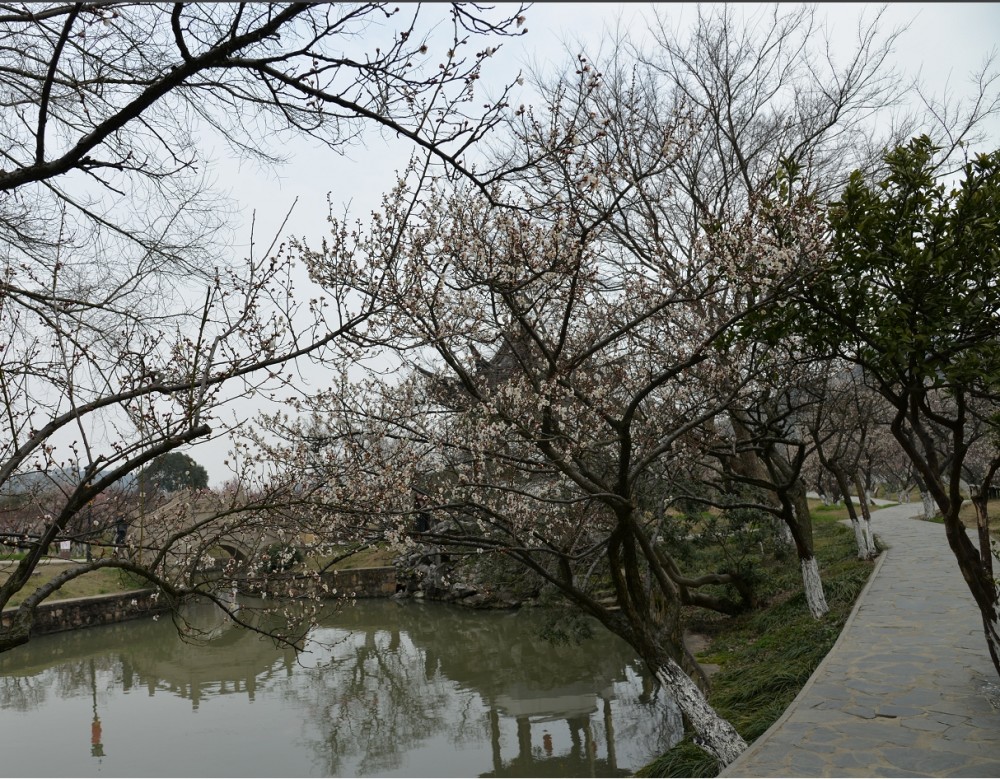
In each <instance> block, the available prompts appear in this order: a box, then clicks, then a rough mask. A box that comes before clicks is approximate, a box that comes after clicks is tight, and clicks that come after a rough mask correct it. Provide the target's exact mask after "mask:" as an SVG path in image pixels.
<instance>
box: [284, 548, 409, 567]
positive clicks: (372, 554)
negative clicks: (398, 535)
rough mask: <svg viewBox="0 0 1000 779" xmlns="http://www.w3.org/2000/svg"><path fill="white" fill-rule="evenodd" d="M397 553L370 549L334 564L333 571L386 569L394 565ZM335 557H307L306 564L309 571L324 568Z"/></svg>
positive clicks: (384, 549) (386, 549)
mask: <svg viewBox="0 0 1000 779" xmlns="http://www.w3.org/2000/svg"><path fill="white" fill-rule="evenodd" d="M395 557H396V553H395V552H393V551H392V550H391V549H389V548H388V547H386V546H376V547H372V548H370V549H362V550H361V551H360V552H356V553H355V554H352V555H351V556H350V557H346V558H344V559H343V560H341V561H340V562H338V563H336V564H334V566H333V570H335V571H340V570H348V569H353V568H385V567H388V566H391V565H392V561H393V559H394V558H395ZM332 559H333V556H330V557H307V558H306V561H305V563H304V565H305V567H306V568H307V569H309V570H316V569H317V568H323V567H324V566H325V565H326V564H327V563H329V562H330V560H332Z"/></svg>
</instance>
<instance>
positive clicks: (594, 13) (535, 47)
mask: <svg viewBox="0 0 1000 779" xmlns="http://www.w3.org/2000/svg"><path fill="white" fill-rule="evenodd" d="M783 5H785V6H789V7H790V6H792V5H794V4H791V3H786V4H783ZM738 6H739V8H740V10H742V11H743V12H745V13H751V12H752V11H753V10H754V7H755V4H743V3H740V4H738ZM501 7H504V5H503V4H502V5H501ZM510 7H511V8H512V9H513V8H514V7H515V6H510ZM654 7H655V8H656V9H657V10H658V11H659V13H660V14H661V15H665V16H666V17H667V18H668V19H669V21H670V23H671V25H679V26H680V27H681V28H683V26H684V25H685V24H686V22H687V20H689V19H691V18H693V15H694V10H695V8H694V6H693V5H692V4H673V3H658V4H649V3H627V4H623V3H539V4H536V5H535V6H534V7H532V8H531V9H529V11H528V12H527V13H526V17H527V24H526V26H527V28H528V33H527V34H526V35H523V36H521V37H519V38H516V39H512V40H508V41H507V42H505V43H504V46H503V48H502V50H501V52H500V55H498V57H497V58H496V59H495V60H494V61H492V62H490V63H488V64H489V65H490V72H489V73H487V74H486V77H487V78H496V79H503V80H506V79H510V78H512V77H513V76H514V75H515V74H516V72H517V71H518V70H519V69H520V70H524V71H530V70H532V69H533V68H537V67H542V68H555V67H558V66H559V65H560V64H561V63H563V62H565V61H567V59H568V58H569V54H568V53H567V52H571V51H572V52H575V51H576V49H577V46H576V44H577V43H578V42H582V43H583V44H584V45H585V46H586V47H587V48H588V50H591V51H595V50H596V48H597V47H599V46H600V44H601V42H602V40H606V37H607V36H606V32H607V30H608V29H609V28H613V27H614V26H615V25H618V24H621V25H622V26H623V27H624V28H625V29H627V30H628V32H629V33H630V34H631V35H633V36H637V37H639V38H643V37H645V38H646V39H647V40H648V33H647V32H646V31H647V28H648V25H647V24H646V22H645V21H644V19H648V18H652V15H653V8H654ZM427 10H430V9H427ZM875 10H876V7H875V6H874V5H873V4H868V3H829V4H827V3H823V4H820V5H819V6H818V7H817V11H818V14H819V16H820V18H823V19H825V20H826V22H827V24H828V25H829V29H830V30H831V33H832V36H833V40H834V42H835V43H836V44H838V45H843V46H845V47H847V46H849V43H850V40H851V35H852V33H853V32H854V31H855V30H856V25H857V21H858V18H859V16H860V15H861V14H865V15H867V16H869V17H870V16H871V15H872V14H873V12H874V11H875ZM884 18H885V25H886V28H888V27H896V26H901V25H909V29H908V30H907V31H906V32H905V33H904V34H903V35H902V36H901V38H900V39H899V41H898V43H897V45H896V48H895V59H894V64H895V65H896V67H897V68H898V69H899V70H900V71H901V72H902V73H903V74H905V76H907V77H916V76H917V75H918V74H919V75H920V76H921V78H922V79H923V81H924V83H925V84H926V86H927V87H928V88H929V89H930V90H931V91H932V92H933V93H935V94H938V95H941V94H944V93H945V92H947V93H948V94H955V95H961V94H967V93H968V91H969V76H970V74H971V73H972V72H973V71H975V70H976V69H977V68H979V67H980V66H981V65H982V63H983V61H984V60H985V58H986V57H987V56H988V55H989V54H990V53H991V52H992V51H994V49H995V47H996V45H997V39H998V33H1000V3H956V4H944V3H894V4H890V5H889V6H888V8H887V13H886V15H885V17H884ZM987 146H989V147H990V149H992V148H995V147H997V146H1000V122H993V123H992V125H991V132H990V139H989V141H988V142H987ZM287 150H288V154H289V156H290V161H289V162H288V164H286V165H284V166H281V167H279V168H276V169H274V170H270V171H261V170H259V169H258V168H256V167H253V166H249V165H243V166H241V165H240V164H239V163H238V162H237V161H235V160H230V159H226V158H224V157H222V158H220V159H218V160H217V162H216V164H215V165H214V172H215V175H216V177H217V180H218V185H219V187H220V188H221V189H222V190H223V191H229V192H230V193H231V194H232V197H233V198H234V200H235V201H236V203H237V204H238V206H239V208H240V214H239V215H238V216H237V217H236V219H235V220H234V222H233V225H232V226H233V228H234V237H233V246H232V251H233V253H234V255H237V256H240V255H245V254H246V251H247V241H248V237H249V222H250V216H251V214H252V213H253V212H254V211H256V212H257V213H256V221H257V236H258V242H259V240H260V238H261V236H264V235H271V234H273V233H274V232H275V231H276V230H277V229H278V226H279V225H280V223H281V218H282V217H283V216H284V214H285V212H286V211H287V210H288V208H289V207H290V206H291V204H292V203H293V201H295V200H296V198H298V204H297V206H296V208H295V210H294V212H293V215H292V218H291V220H290V222H289V225H288V228H287V230H286V234H292V235H295V236H299V237H305V238H306V239H307V240H308V241H309V242H310V243H313V244H316V243H318V242H319V240H320V238H321V237H322V235H323V232H324V229H325V219H326V215H327V206H326V199H327V195H328V194H329V195H330V198H331V200H332V202H333V203H334V204H335V205H336V206H337V208H338V210H339V209H340V208H341V207H347V206H348V204H350V211H351V215H352V216H353V217H358V218H362V219H363V218H364V217H365V216H366V215H367V214H368V213H370V211H371V210H372V208H374V207H375V206H376V205H377V204H378V202H379V198H380V197H381V194H382V192H383V191H385V190H386V189H388V188H389V187H391V186H392V184H393V182H394V171H395V170H398V169H399V168H400V167H401V166H402V165H403V164H404V163H405V161H406V159H407V157H408V155H409V152H410V147H408V146H407V145H406V144H405V143H404V142H402V141H398V140H395V141H393V142H391V143H387V142H384V141H382V140H381V139H380V138H378V137H373V139H372V142H371V143H370V145H369V146H368V148H356V149H352V150H351V151H350V153H349V154H348V155H347V156H344V157H340V156H337V155H334V154H332V153H330V152H329V151H325V152H324V150H322V149H320V148H319V147H315V146H311V145H309V144H307V143H305V142H300V143H293V144H291V145H289V146H288V147H287ZM219 153H220V154H222V151H221V150H220V152H219ZM239 413H243V414H245V413H246V409H245V408H242V409H240V411H239ZM226 448H227V447H226V446H225V445H224V444H223V443H222V442H208V443H204V444H200V445H197V446H195V447H192V449H191V450H190V454H191V455H192V456H193V457H195V459H197V460H198V461H199V462H201V463H202V464H204V465H205V466H206V468H207V469H208V472H209V477H210V483H211V484H212V486H218V485H219V484H221V483H222V482H223V481H224V480H225V479H226V478H227V475H228V474H227V471H226V470H225V468H224V466H223V465H222V461H223V459H224V458H225V450H226Z"/></svg>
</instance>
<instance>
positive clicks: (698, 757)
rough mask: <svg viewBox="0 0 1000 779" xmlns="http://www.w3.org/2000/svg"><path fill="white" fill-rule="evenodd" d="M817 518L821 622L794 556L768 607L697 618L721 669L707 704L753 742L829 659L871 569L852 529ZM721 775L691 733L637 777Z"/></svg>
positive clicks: (711, 659) (705, 656)
mask: <svg viewBox="0 0 1000 779" xmlns="http://www.w3.org/2000/svg"><path fill="white" fill-rule="evenodd" d="M841 508H843V507H841ZM831 513H832V512H831ZM845 515H846V510H845ZM817 519H819V520H820V521H817V522H816V523H814V536H815V548H816V556H817V557H818V558H819V561H820V570H821V573H822V576H823V586H824V590H825V592H826V598H827V603H828V605H829V607H830V612H829V613H828V614H827V615H826V616H825V617H824V618H823V619H821V620H816V619H813V618H812V616H811V615H810V613H809V610H808V608H807V606H806V601H805V595H804V593H803V592H802V581H801V577H800V575H799V570H798V565H796V564H795V558H794V556H791V557H789V558H788V559H787V560H786V561H785V562H784V564H783V565H781V566H780V567H775V568H772V569H771V570H769V571H768V579H769V583H771V584H772V586H771V587H769V593H770V594H769V602H768V603H767V604H766V605H765V606H764V607H763V608H761V609H758V610H756V611H754V612H753V613H749V614H744V615H741V616H739V617H735V618H726V617H721V616H714V615H712V616H707V617H706V616H705V615H704V613H698V614H692V615H691V622H690V625H691V628H692V629H693V630H696V631H698V632H702V633H705V634H707V635H709V636H710V637H711V639H712V640H711V643H710V644H709V646H708V648H707V649H706V650H705V651H704V652H703V653H701V654H699V656H698V659H699V660H700V661H701V662H705V663H714V664H716V665H719V666H720V670H719V671H718V672H717V673H716V674H715V675H714V676H713V677H712V689H711V691H710V693H709V696H708V698H709V702H710V703H711V704H712V706H713V707H714V708H715V710H716V711H718V712H719V714H720V715H721V716H722V717H724V718H726V719H727V720H729V721H730V722H731V723H732V724H733V725H734V726H735V727H736V729H737V730H738V731H739V732H740V735H742V736H743V738H744V739H746V741H747V743H750V742H752V741H753V740H754V739H756V738H757V737H759V736H760V735H761V734H762V733H763V732H764V731H765V730H767V728H768V727H770V726H771V724H772V723H773V722H774V721H775V720H777V719H778V717H780V716H781V714H782V712H784V710H785V709H786V708H787V707H788V705H789V704H790V703H791V702H792V700H793V699H794V698H795V696H796V695H797V694H798V692H799V690H800V689H802V687H803V685H805V683H806V681H807V680H808V679H809V677H810V676H811V675H812V672H813V671H814V670H815V668H816V666H817V665H819V663H820V661H821V660H822V659H823V658H824V657H825V656H826V653H827V652H828V651H829V650H830V648H831V647H832V646H833V644H834V642H835V641H836V640H837V637H838V636H839V635H840V631H841V629H842V628H843V625H844V622H845V621H846V620H847V616H848V615H849V614H850V611H851V608H852V606H853V605H854V601H855V600H856V599H857V596H858V594H859V593H860V592H861V590H862V589H863V588H864V586H865V583H866V582H867V581H868V576H869V575H870V573H871V570H872V563H865V562H861V561H859V560H858V559H857V549H856V547H855V542H854V535H853V533H852V532H851V531H850V530H849V529H848V528H847V527H844V526H843V525H841V524H839V523H837V522H832V521H831V522H826V521H822V518H820V517H817ZM717 774H718V765H717V764H716V761H715V760H714V758H712V757H710V756H709V755H708V754H707V753H705V752H704V751H702V750H701V749H699V748H698V747H697V746H695V745H694V743H692V741H691V739H690V734H689V735H688V736H687V737H686V738H685V739H684V740H683V741H681V742H680V743H679V744H678V745H677V746H675V747H674V748H673V749H671V750H669V751H668V752H667V753H665V754H664V755H661V756H660V757H659V758H657V759H656V760H654V761H653V762H651V763H649V764H648V765H646V766H644V767H643V768H642V769H640V770H639V771H638V772H637V775H638V776H691V777H700V776H716V775H717Z"/></svg>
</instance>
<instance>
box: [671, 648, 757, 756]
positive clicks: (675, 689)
mask: <svg viewBox="0 0 1000 779" xmlns="http://www.w3.org/2000/svg"><path fill="white" fill-rule="evenodd" d="M656 678H657V679H658V680H659V682H660V684H661V685H663V688H664V690H665V691H666V693H667V694H668V695H669V696H670V697H671V698H672V699H673V700H674V701H675V702H676V703H677V705H678V706H679V707H680V710H681V712H683V714H684V716H685V717H686V718H687V721H688V723H690V725H691V727H692V728H693V729H694V730H695V732H696V733H697V734H698V739H697V742H696V743H697V744H698V746H700V747H701V748H702V749H704V750H705V751H706V752H708V753H709V754H710V755H712V756H713V757H715V758H716V759H717V760H718V761H719V767H720V768H724V767H726V766H727V765H729V764H730V763H732V762H733V761H734V760H735V759H736V758H737V757H739V756H740V754H741V753H742V752H743V751H744V750H746V748H747V742H746V741H744V740H743V737H742V736H740V734H739V733H738V732H737V731H736V728H734V727H733V726H732V725H731V724H730V723H729V722H727V721H726V720H724V719H723V718H722V717H720V716H719V715H718V714H717V713H716V711H715V709H713V708H712V707H711V706H710V705H709V703H708V701H707V700H706V699H705V696H704V695H703V694H702V692H701V690H699V689H698V686H697V685H696V684H695V683H694V682H693V681H691V679H690V678H689V677H688V676H687V675H686V674H685V673H684V672H683V671H682V670H681V668H680V666H679V665H677V663H675V662H674V661H673V660H671V659H670V658H669V657H666V656H662V657H661V660H660V661H659V662H658V663H657V667H656Z"/></svg>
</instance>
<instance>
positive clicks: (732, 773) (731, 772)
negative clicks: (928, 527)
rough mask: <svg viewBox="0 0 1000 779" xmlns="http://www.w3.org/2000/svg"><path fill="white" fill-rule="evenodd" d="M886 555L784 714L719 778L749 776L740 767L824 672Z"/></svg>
mask: <svg viewBox="0 0 1000 779" xmlns="http://www.w3.org/2000/svg"><path fill="white" fill-rule="evenodd" d="M876 535H877V534H876ZM888 555H889V549H888V548H886V549H885V550H884V551H883V552H882V554H880V555H879V556H878V559H877V560H876V561H875V566H874V567H873V568H872V572H871V573H870V574H869V575H868V581H867V582H865V586H864V587H863V588H862V589H861V592H859V593H858V597H857V598H855V600H854V606H853V607H852V608H851V613H850V614H848V615H847V619H846V620H845V621H844V626H843V627H842V628H841V629H840V635H839V636H837V640H836V641H834V642H833V646H831V647H830V651H829V652H827V653H826V656H825V657H824V658H823V659H822V660H821V661H820V663H819V665H817V666H816V668H815V669H814V670H813V672H812V674H811V675H810V677H809V678H808V679H807V680H806V683H805V684H804V685H802V689H801V690H799V692H798V695H796V696H795V697H794V698H793V699H792V702H791V703H789V704H788V708H786V709H785V710H784V712H782V714H781V716H780V717H778V719H776V720H775V721H774V722H772V723H771V727H769V728H768V729H767V730H765V731H764V732H763V733H761V734H760V736H758V737H757V738H756V739H755V740H754V742H753V743H752V744H751V745H750V746H749V747H747V749H746V750H745V751H744V752H743V753H742V754H741V755H740V756H739V757H738V758H736V759H735V760H734V761H733V762H732V763H730V764H729V765H728V766H726V767H725V768H724V769H723V770H722V771H720V772H719V776H725V777H744V776H749V774H741V773H739V768H740V766H741V765H742V764H743V763H745V762H746V761H748V760H750V759H751V758H752V757H754V756H756V754H757V753H758V752H759V751H760V750H761V749H763V748H764V745H765V743H766V742H767V741H768V739H770V738H771V735H772V734H773V733H774V732H775V731H776V730H778V729H779V728H780V727H781V726H782V725H784V724H785V722H786V721H787V720H788V718H789V717H791V716H792V714H793V713H794V711H795V710H796V708H798V704H799V702H800V700H801V699H802V698H804V697H805V696H806V694H807V693H808V692H809V690H810V689H811V688H812V686H813V684H814V683H815V681H816V679H817V678H818V677H819V675H820V674H821V673H822V672H823V671H824V669H825V667H826V665H827V663H828V662H829V661H830V657H831V656H832V655H833V653H834V652H836V651H837V648H838V647H839V646H840V644H841V642H842V641H846V640H847V639H845V638H844V636H845V635H846V634H847V631H848V629H849V628H850V627H851V625H852V624H853V623H854V619H855V617H857V615H858V612H859V611H860V610H861V606H862V604H863V603H864V600H865V596H867V595H868V591H869V590H870V589H871V588H872V585H873V584H874V583H875V579H876V578H878V575H879V572H880V571H881V570H882V564H883V563H884V562H885V559H886V557H888Z"/></svg>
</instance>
